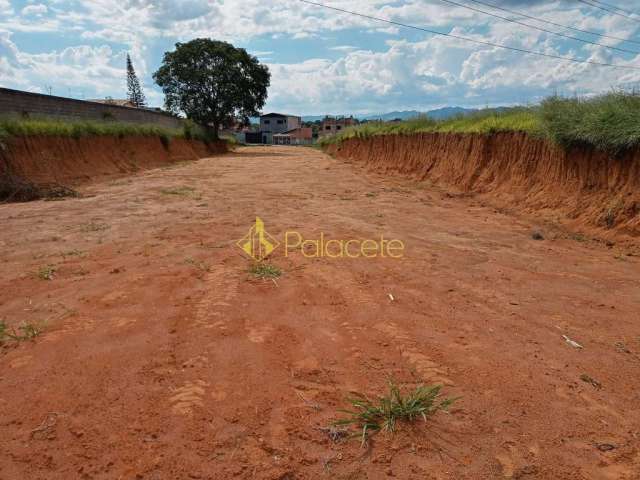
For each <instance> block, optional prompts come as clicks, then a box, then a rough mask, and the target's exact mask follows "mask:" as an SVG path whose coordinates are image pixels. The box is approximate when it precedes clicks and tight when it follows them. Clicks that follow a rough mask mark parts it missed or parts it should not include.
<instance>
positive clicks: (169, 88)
mask: <svg viewBox="0 0 640 480" xmlns="http://www.w3.org/2000/svg"><path fill="white" fill-rule="evenodd" d="M153 78H154V80H155V81H156V83H157V84H158V85H159V86H160V87H161V88H162V91H163V92H164V94H165V107H166V108H167V109H168V110H169V111H172V112H174V113H178V112H183V113H185V114H186V115H187V117H188V118H190V119H191V120H193V121H195V122H198V123H200V124H202V125H205V126H207V127H209V128H211V131H212V133H213V135H214V138H218V129H219V128H220V127H221V126H229V125H231V124H232V123H233V122H234V121H235V120H238V119H239V120H241V121H242V122H244V123H248V122H249V117H252V116H256V115H258V111H259V110H260V109H261V108H262V107H263V106H264V102H265V101H266V99H267V88H268V87H269V82H270V79H271V74H270V73H269V69H268V68H267V67H266V65H261V64H260V62H259V61H258V59H257V58H256V57H254V56H252V55H249V54H248V53H247V51H246V50H245V49H243V48H236V47H234V46H233V45H231V44H230V43H227V42H219V41H216V40H210V39H208V38H197V39H195V40H191V41H190V42H187V43H176V49H175V50H174V51H172V52H166V53H165V54H164V59H163V61H162V65H161V66H160V68H159V69H158V71H157V72H156V73H154V74H153Z"/></svg>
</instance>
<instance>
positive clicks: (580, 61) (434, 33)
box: [298, 0, 640, 70]
mask: <svg viewBox="0 0 640 480" xmlns="http://www.w3.org/2000/svg"><path fill="white" fill-rule="evenodd" d="M298 1H300V2H302V3H306V4H308V5H315V6H316V7H323V8H327V9H329V10H335V11H336V12H342V13H348V14H349V15H354V16H356V17H362V18H367V19H369V20H375V21H378V22H384V23H388V24H390V25H396V26H399V27H404V28H411V29H413V30H420V31H421V32H426V33H430V34H432V35H441V36H443V37H450V38H456V39H458V40H464V41H465V42H471V43H477V44H479V45H485V46H489V47H497V48H503V49H505V50H511V51H514V52H520V53H528V54H531V55H538V56H540V57H547V58H555V59H556V60H564V61H567V62H573V63H586V64H590V65H598V66H600V67H615V68H624V69H629V70H640V67H636V66H633V65H616V64H615V63H605V62H595V61H593V60H580V59H577V58H571V57H563V56H562V55H554V54H552V53H543V52H537V51H534V50H526V49H524V48H518V47H510V46H508V45H501V44H499V43H493V42H487V41H485V40H477V39H475V38H469V37H463V36H461V35H456V34H454V33H444V32H438V31H437V30H430V29H428V28H422V27H416V26H415V25H408V24H406V23H401V22H396V21H394V20H387V19H385V18H380V17H374V16H372V15H366V14H364V13H359V12H352V11H350V10H345V9H342V8H338V7H332V6H330V5H325V4H323V3H316V2H312V1H310V0H298Z"/></svg>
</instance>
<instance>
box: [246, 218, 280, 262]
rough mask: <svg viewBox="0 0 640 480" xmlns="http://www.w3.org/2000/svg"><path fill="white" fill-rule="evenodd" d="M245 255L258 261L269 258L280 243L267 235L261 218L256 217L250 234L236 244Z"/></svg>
mask: <svg viewBox="0 0 640 480" xmlns="http://www.w3.org/2000/svg"><path fill="white" fill-rule="evenodd" d="M236 245H238V246H239V247H240V248H241V249H242V251H243V252H244V253H246V254H247V255H249V256H250V257H251V258H253V259H254V260H256V261H258V262H259V261H261V260H264V259H265V258H267V257H268V256H269V255H270V254H271V252H273V251H274V250H275V249H276V248H278V246H279V245H280V243H278V241H277V240H276V239H275V238H273V237H272V236H271V235H269V234H268V233H267V231H266V230H265V229H264V222H263V221H262V219H261V218H260V217H256V223H255V225H252V226H251V228H250V229H249V232H248V233H247V234H246V235H245V236H244V237H242V238H241V239H240V240H238V242H237V243H236Z"/></svg>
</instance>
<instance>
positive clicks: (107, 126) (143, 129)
mask: <svg viewBox="0 0 640 480" xmlns="http://www.w3.org/2000/svg"><path fill="white" fill-rule="evenodd" d="M33 135H42V136H60V137H74V138H80V137H88V136H96V135H103V136H114V137H125V136H143V137H159V138H160V139H161V140H162V142H163V143H164V144H165V145H168V143H169V142H170V141H171V139H172V138H186V139H188V140H191V139H193V140H201V141H204V142H208V141H210V140H211V138H210V137H209V135H208V134H207V132H206V131H205V130H204V129H203V128H202V127H200V126H199V125H197V124H195V123H193V122H189V121H185V123H184V126H183V127H182V128H181V129H171V128H165V127H159V126H157V125H145V124H134V123H120V122H113V121H104V122H100V121H78V122H69V121H63V120H54V119H16V118H4V119H3V118H0V140H2V139H3V138H9V137H12V136H33Z"/></svg>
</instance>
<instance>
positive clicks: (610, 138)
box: [320, 91, 640, 155]
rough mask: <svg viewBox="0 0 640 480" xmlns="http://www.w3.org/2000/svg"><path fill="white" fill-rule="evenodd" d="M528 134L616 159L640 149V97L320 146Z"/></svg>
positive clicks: (557, 101)
mask: <svg viewBox="0 0 640 480" xmlns="http://www.w3.org/2000/svg"><path fill="white" fill-rule="evenodd" d="M435 132H442V133H479V134H492V133H498V132H525V133H528V134H531V135H536V136H541V137H544V138H548V139H549V140H552V141H554V142H555V143H557V144H559V145H562V146H564V147H567V148H568V147H574V146H589V147H594V148H597V149H599V150H602V151H606V152H609V153H611V154H614V155H617V154H620V153H622V152H624V151H626V150H628V149H630V148H634V147H637V146H639V145H640V95H638V94H637V93H635V92H622V91H616V92H611V93H607V94H604V95H600V96H597V97H591V98H577V97H575V98H563V97H559V96H553V97H549V98H547V99H545V100H544V101H543V102H542V103H541V104H540V105H537V106H533V107H516V108H508V109H502V110H483V111H480V112H477V113H473V114H468V115H461V116H457V117H453V118H450V119H446V120H433V119H431V118H428V117H418V118H414V119H411V120H407V121H404V122H369V123H365V124H362V125H359V126H356V127H350V128H347V129H346V130H345V131H344V132H342V133H341V134H339V135H336V136H332V137H325V138H323V139H321V141H320V143H321V145H322V146H327V145H330V144H334V143H341V142H343V141H345V140H348V139H350V138H368V137H371V136H375V135H398V134H404V135H407V134H414V133H435Z"/></svg>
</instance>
